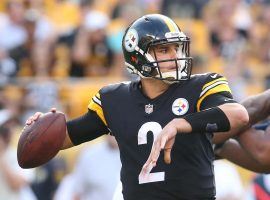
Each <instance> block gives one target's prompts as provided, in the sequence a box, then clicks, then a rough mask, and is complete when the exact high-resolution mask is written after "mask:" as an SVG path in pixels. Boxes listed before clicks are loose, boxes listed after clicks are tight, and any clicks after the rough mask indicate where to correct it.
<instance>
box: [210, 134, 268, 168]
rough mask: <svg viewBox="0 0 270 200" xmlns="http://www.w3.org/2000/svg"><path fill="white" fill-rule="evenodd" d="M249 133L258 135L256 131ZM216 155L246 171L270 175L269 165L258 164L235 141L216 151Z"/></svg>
mask: <svg viewBox="0 0 270 200" xmlns="http://www.w3.org/2000/svg"><path fill="white" fill-rule="evenodd" d="M249 131H252V132H253V133H254V134H256V130H249ZM215 154H216V155H217V156H219V157H221V158H224V159H227V160H229V161H230V162H232V163H234V164H236V165H239V166H241V167H243V168H245V169H248V170H251V171H254V172H257V173H270V165H269V164H261V163H259V162H257V161H256V160H255V159H254V158H253V157H252V156H250V154H249V153H248V152H247V151H245V150H244V149H243V148H242V147H241V145H240V144H239V143H238V142H237V141H236V140H234V139H229V140H227V141H226V142H225V143H224V144H223V145H222V147H221V148H219V149H218V150H216V151H215Z"/></svg>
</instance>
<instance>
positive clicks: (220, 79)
mask: <svg viewBox="0 0 270 200" xmlns="http://www.w3.org/2000/svg"><path fill="white" fill-rule="evenodd" d="M217 81H227V79H226V78H225V77H221V78H218V79H215V80H213V81H210V82H209V83H206V84H205V85H204V86H203V88H202V90H204V88H206V87H208V86H209V85H212V84H214V83H215V82H217Z"/></svg>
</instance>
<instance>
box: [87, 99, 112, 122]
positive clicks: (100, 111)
mask: <svg viewBox="0 0 270 200" xmlns="http://www.w3.org/2000/svg"><path fill="white" fill-rule="evenodd" d="M88 108H89V109H90V110H92V111H94V112H96V113H97V115H98V116H99V118H100V119H101V120H102V121H103V123H104V124H105V125H106V126H108V124H107V122H106V120H105V117H104V113H103V109H102V107H101V105H99V104H97V103H96V102H94V101H93V99H92V100H91V101H90V103H89V105H88Z"/></svg>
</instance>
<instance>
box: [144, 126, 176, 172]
mask: <svg viewBox="0 0 270 200" xmlns="http://www.w3.org/2000/svg"><path fill="white" fill-rule="evenodd" d="M176 134H177V128H176V124H175V121H171V122H170V123H168V124H167V125H166V126H165V127H164V128H163V129H162V131H161V133H160V134H159V135H158V137H157V139H156V140H155V142H154V144H153V147H152V150H151V153H150V155H149V157H148V160H147V161H146V163H145V164H144V166H143V168H142V172H143V173H147V172H148V171H151V169H152V168H153V167H155V166H156V163H157V160H158V158H159V155H160V151H161V150H163V149H164V161H165V163H167V164H170V163H171V150H172V147H173V144H174V141H175V136H176Z"/></svg>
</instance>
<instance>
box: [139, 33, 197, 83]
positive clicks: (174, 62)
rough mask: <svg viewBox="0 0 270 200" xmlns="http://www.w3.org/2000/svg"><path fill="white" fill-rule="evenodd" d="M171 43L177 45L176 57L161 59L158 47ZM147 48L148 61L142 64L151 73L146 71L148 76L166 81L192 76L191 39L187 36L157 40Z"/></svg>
mask: <svg viewBox="0 0 270 200" xmlns="http://www.w3.org/2000/svg"><path fill="white" fill-rule="evenodd" d="M169 44H174V45H175V46H176V47H177V52H176V58H172V59H162V60H159V59H158V58H157V57H158V56H157V52H156V51H157V50H156V49H157V48H156V47H157V46H158V48H162V46H163V45H164V46H166V45H169ZM147 49H148V50H147V53H146V54H145V57H146V59H147V60H148V62H147V63H146V64H145V65H143V66H142V69H143V70H144V72H145V71H149V73H147V72H146V73H144V75H145V76H146V77H152V78H156V79H160V80H163V81H165V82H166V83H175V82H179V81H182V80H188V79H189V78H190V74H191V68H192V58H190V57H189V40H188V39H187V38H180V37H174V38H169V39H162V40H155V41H153V42H151V43H150V44H149V45H148V48H147ZM150 51H151V52H152V53H151V54H152V55H151V54H150ZM168 63H169V64H168Z"/></svg>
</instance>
